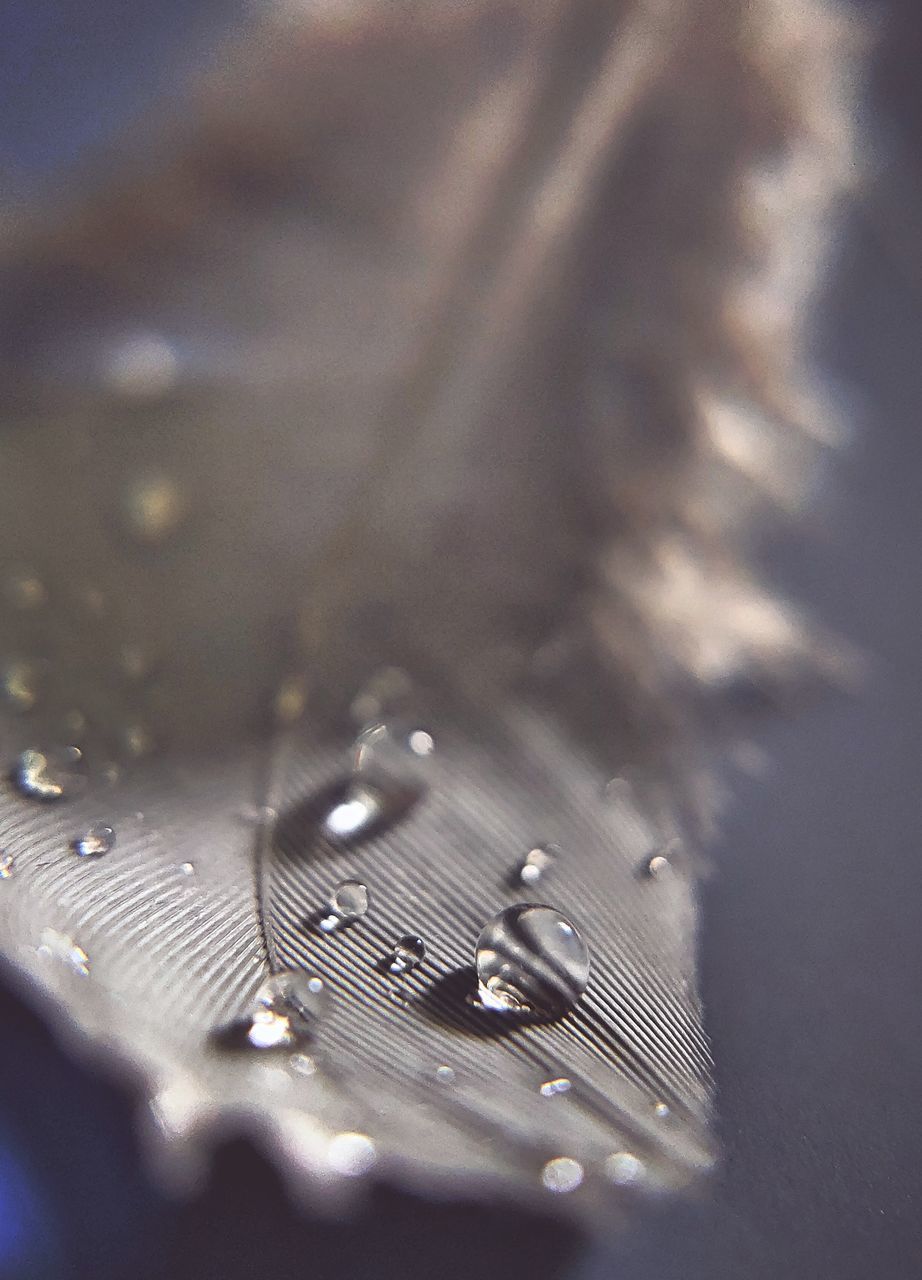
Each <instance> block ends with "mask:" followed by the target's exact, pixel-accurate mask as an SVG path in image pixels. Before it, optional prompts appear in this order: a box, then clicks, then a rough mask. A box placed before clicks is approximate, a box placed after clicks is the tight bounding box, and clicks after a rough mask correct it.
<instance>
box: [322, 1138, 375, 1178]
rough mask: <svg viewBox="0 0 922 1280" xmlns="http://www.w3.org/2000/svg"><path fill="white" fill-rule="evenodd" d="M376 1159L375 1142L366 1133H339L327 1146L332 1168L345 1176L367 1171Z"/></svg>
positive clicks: (356, 1176)
mask: <svg viewBox="0 0 922 1280" xmlns="http://www.w3.org/2000/svg"><path fill="white" fill-rule="evenodd" d="M376 1159H377V1152H376V1151H375V1144H374V1143H373V1142H372V1140H371V1138H369V1137H368V1135H367V1134H365V1133H337V1134H336V1135H335V1137H333V1138H331V1139H330V1143H329V1146H328V1147H327V1161H328V1163H329V1165H330V1168H331V1169H332V1170H333V1171H334V1172H335V1173H339V1174H342V1176H343V1177H345V1178H358V1177H360V1176H361V1175H362V1174H363V1173H367V1172H368V1170H369V1169H370V1168H371V1167H372V1165H373V1164H374V1162H375V1160H376Z"/></svg>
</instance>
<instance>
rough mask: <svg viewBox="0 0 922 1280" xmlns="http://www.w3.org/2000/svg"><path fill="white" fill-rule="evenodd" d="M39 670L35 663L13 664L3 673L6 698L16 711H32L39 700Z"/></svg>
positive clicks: (3, 687)
mask: <svg viewBox="0 0 922 1280" xmlns="http://www.w3.org/2000/svg"><path fill="white" fill-rule="evenodd" d="M38 681H39V669H38V667H37V665H36V664H35V663H33V662H11V663H9V664H8V665H7V666H6V667H5V668H4V671H3V682H2V689H3V694H4V698H5V699H6V701H7V702H8V703H9V705H10V706H11V707H12V708H13V710H14V711H19V712H23V713H24V712H26V711H31V710H32V708H33V707H34V706H35V703H36V701H37V699H38Z"/></svg>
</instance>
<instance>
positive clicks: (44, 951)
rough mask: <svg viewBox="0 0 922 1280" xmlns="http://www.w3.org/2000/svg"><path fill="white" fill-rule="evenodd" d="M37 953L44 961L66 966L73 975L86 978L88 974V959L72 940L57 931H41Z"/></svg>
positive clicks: (67, 935)
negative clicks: (52, 961)
mask: <svg viewBox="0 0 922 1280" xmlns="http://www.w3.org/2000/svg"><path fill="white" fill-rule="evenodd" d="M38 953H39V955H40V956H42V957H43V958H45V959H48V960H56V961H58V962H59V963H61V964H65V965H67V967H68V968H69V969H72V970H73V971H74V973H79V974H80V975H81V976H82V977H86V976H87V974H89V972H90V958H89V956H88V955H87V953H86V952H85V951H84V950H83V948H82V947H81V946H79V945H78V944H77V943H76V942H75V941H74V940H73V938H71V937H70V936H69V934H66V933H59V932H58V930H57V929H43V930H42V932H41V937H40V940H39V947H38Z"/></svg>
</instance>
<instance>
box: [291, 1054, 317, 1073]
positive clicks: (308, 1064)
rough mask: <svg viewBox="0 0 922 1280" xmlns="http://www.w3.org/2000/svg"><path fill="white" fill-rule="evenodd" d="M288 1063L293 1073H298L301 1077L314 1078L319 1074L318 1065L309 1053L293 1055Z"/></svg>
mask: <svg viewBox="0 0 922 1280" xmlns="http://www.w3.org/2000/svg"><path fill="white" fill-rule="evenodd" d="M288 1061H289V1064H290V1066H291V1069H292V1071H296V1072H297V1073H298V1075H299V1076H314V1075H316V1074H317V1063H316V1062H315V1061H314V1059H313V1058H312V1057H311V1056H310V1054H309V1053H293V1054H292V1055H291V1057H290V1058H289V1060H288Z"/></svg>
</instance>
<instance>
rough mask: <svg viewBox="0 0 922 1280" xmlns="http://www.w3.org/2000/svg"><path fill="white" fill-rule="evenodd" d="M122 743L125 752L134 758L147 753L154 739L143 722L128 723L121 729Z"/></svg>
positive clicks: (150, 749)
mask: <svg viewBox="0 0 922 1280" xmlns="http://www.w3.org/2000/svg"><path fill="white" fill-rule="evenodd" d="M122 743H123V745H124V747H125V750H126V752H127V753H128V755H130V756H131V757H132V758H133V759H135V760H140V759H141V757H142V756H146V755H149V754H150V753H151V751H153V749H154V740H153V738H152V737H151V735H150V734H149V733H148V731H147V729H145V728H144V725H143V724H130V725H127V726H126V728H125V729H124V730H123V731H122Z"/></svg>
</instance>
